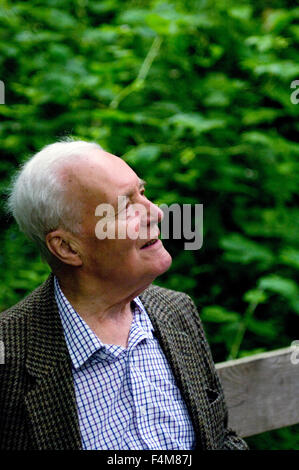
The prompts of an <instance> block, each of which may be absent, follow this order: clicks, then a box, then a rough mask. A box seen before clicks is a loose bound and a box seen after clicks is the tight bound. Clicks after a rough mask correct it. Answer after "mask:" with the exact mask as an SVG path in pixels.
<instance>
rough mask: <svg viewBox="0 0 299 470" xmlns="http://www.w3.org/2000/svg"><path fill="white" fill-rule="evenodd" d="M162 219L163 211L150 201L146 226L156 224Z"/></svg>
mask: <svg viewBox="0 0 299 470" xmlns="http://www.w3.org/2000/svg"><path fill="white" fill-rule="evenodd" d="M163 217H164V213H163V211H162V210H161V209H160V208H159V207H158V206H157V205H156V204H154V203H153V202H151V201H150V204H149V214H148V224H149V225H153V224H158V223H160V222H161V221H162V219H163Z"/></svg>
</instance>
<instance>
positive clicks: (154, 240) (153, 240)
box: [141, 238, 159, 250]
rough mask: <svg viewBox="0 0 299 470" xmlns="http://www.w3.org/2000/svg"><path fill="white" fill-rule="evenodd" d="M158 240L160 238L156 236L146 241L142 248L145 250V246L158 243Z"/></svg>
mask: <svg viewBox="0 0 299 470" xmlns="http://www.w3.org/2000/svg"><path fill="white" fill-rule="evenodd" d="M158 240H159V239H158V238H154V239H152V240H150V241H149V242H146V243H145V244H144V245H143V246H142V247H141V250H143V249H144V248H147V247H149V246H151V245H155V243H157V242H158Z"/></svg>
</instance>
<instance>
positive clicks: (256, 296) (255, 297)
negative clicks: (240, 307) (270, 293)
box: [243, 289, 268, 304]
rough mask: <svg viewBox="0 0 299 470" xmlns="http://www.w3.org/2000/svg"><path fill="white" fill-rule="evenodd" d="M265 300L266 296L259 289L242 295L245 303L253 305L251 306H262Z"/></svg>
mask: <svg viewBox="0 0 299 470" xmlns="http://www.w3.org/2000/svg"><path fill="white" fill-rule="evenodd" d="M267 298H268V297H267V294H266V293H265V292H264V291H262V290H260V289H252V290H249V291H247V292H246V293H245V294H244V297H243V299H244V300H245V302H248V303H253V304H262V303H264V302H266V300H267Z"/></svg>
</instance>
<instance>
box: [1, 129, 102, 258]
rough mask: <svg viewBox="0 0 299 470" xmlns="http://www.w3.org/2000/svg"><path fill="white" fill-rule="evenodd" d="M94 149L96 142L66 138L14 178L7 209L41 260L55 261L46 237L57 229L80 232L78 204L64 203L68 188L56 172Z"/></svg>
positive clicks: (36, 156) (41, 153) (37, 156)
mask: <svg viewBox="0 0 299 470" xmlns="http://www.w3.org/2000/svg"><path fill="white" fill-rule="evenodd" d="M95 148H97V149H101V147H100V146H99V145H98V144H96V143H95V142H84V141H82V140H77V141H76V140H73V139H70V138H67V139H66V140H64V141H60V142H56V143H54V144H50V145H47V146H45V147H44V148H43V149H42V150H41V151H40V152H38V153H36V154H35V155H33V156H32V157H31V158H30V159H29V160H28V161H26V162H25V163H24V164H23V165H22V166H21V167H20V169H19V170H18V171H17V173H16V175H15V176H14V177H13V180H12V183H11V186H10V188H9V195H8V200H7V203H6V208H7V210H8V212H9V213H10V214H12V215H13V217H14V218H15V220H16V221H17V224H18V226H19V228H20V230H21V231H22V232H23V233H24V234H25V235H26V236H27V237H28V238H29V239H31V240H33V241H34V242H35V243H36V244H37V245H38V248H39V250H40V252H41V255H42V257H43V258H44V259H45V260H46V261H47V262H48V263H49V264H51V261H52V262H53V261H55V260H56V261H57V258H56V257H54V256H53V255H52V253H51V252H50V251H49V250H48V247H47V244H46V241H45V236H46V235H47V233H49V232H51V231H52V230H55V229H57V228H58V227H61V228H64V229H65V230H67V231H69V232H71V233H75V234H76V233H79V232H80V231H79V227H78V225H79V224H78V221H79V217H78V212H80V206H79V207H78V204H79V201H74V202H73V203H72V202H71V203H70V202H69V200H70V198H69V199H68V201H67V200H66V194H67V188H66V187H64V185H63V179H62V178H61V176H60V172H59V170H61V169H62V168H63V165H65V164H66V163H67V162H70V160H71V159H77V158H80V157H84V156H86V155H88V154H90V152H91V151H92V150H94V149H95Z"/></svg>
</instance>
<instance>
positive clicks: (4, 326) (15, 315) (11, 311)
mask: <svg viewBox="0 0 299 470" xmlns="http://www.w3.org/2000/svg"><path fill="white" fill-rule="evenodd" d="M51 281H52V279H51V275H50V276H49V277H48V279H47V280H46V281H45V282H44V283H43V284H41V285H40V286H38V287H37V288H36V289H35V290H34V291H32V292H31V293H30V294H28V295H27V296H26V297H25V298H24V299H22V300H20V301H19V302H18V303H16V304H15V305H13V306H12V307H10V308H8V309H6V310H4V311H3V312H1V313H0V333H1V332H3V330H5V331H6V332H7V333H9V332H11V333H12V334H13V333H14V332H15V333H16V334H17V332H18V331H20V328H22V326H23V325H25V324H26V323H27V320H28V319H29V316H30V315H31V314H32V312H33V311H35V310H37V309H38V308H39V304H40V302H41V301H42V300H43V299H44V298H45V295H47V292H49V287H50V284H51Z"/></svg>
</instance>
